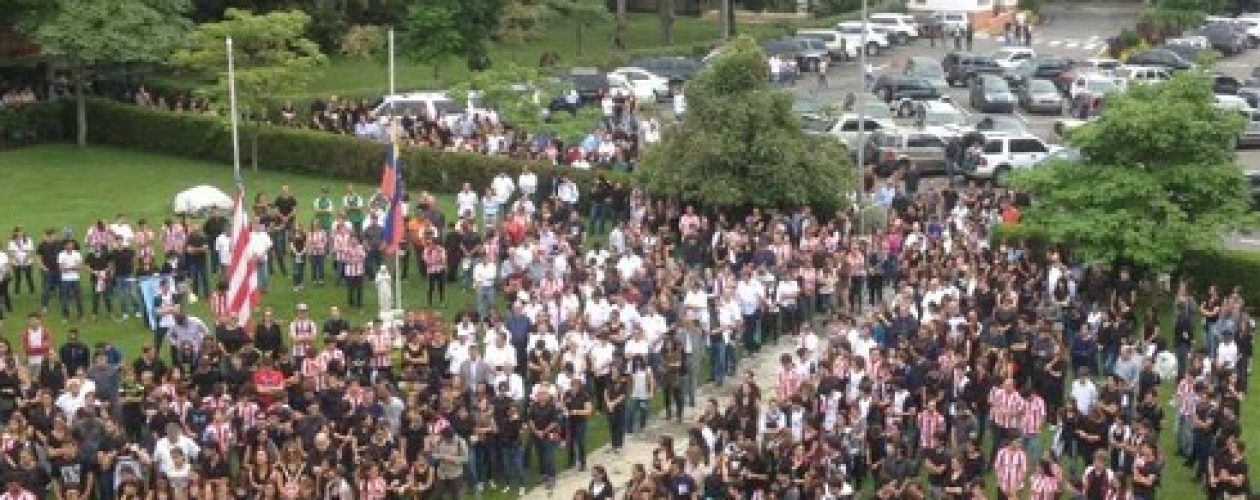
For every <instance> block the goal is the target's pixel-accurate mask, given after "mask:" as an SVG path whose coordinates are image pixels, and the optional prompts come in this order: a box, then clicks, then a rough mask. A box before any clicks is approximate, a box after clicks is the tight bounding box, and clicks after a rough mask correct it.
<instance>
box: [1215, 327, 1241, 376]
mask: <svg viewBox="0 0 1260 500" xmlns="http://www.w3.org/2000/svg"><path fill="white" fill-rule="evenodd" d="M1238 359H1239V355H1238V342H1236V341H1235V340H1234V334H1232V333H1226V334H1224V335H1221V341H1220V343H1218V344H1217V346H1216V366H1218V367H1220V368H1221V369H1222V370H1224V371H1233V370H1234V368H1235V367H1236V366H1238Z"/></svg>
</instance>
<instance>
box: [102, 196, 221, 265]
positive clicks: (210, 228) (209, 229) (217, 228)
mask: <svg viewBox="0 0 1260 500" xmlns="http://www.w3.org/2000/svg"><path fill="white" fill-rule="evenodd" d="M119 218H120V219H122V220H123V221H124V222H125V221H126V219H124V218H123V217H122V216H121V215H119ZM113 227H114V226H110V231H111V232H114V231H113ZM125 227H127V230H128V231H130V230H131V227H130V226H125ZM228 229H230V228H229V227H228V220H227V217H224V216H223V213H221V212H219V209H218V208H214V207H211V208H210V215H209V216H207V217H206V221H205V222H204V223H202V225H201V233H202V234H204V235H205V237H206V242H208V243H209V244H210V246H211V247H212V248H211V251H210V252H209V254H210V255H209V257H210V266H209V267H207V268H206V269H207V272H208V273H209V274H214V273H217V272H219V271H220V270H221V268H223V267H226V266H227V261H225V260H223V259H222V255H219V253H218V252H216V251H213V250H217V248H216V247H217V244H218V241H219V236H222V235H225V234H227V233H228ZM114 234H118V233H116V232H115V233H114ZM124 241H125V240H124Z"/></svg>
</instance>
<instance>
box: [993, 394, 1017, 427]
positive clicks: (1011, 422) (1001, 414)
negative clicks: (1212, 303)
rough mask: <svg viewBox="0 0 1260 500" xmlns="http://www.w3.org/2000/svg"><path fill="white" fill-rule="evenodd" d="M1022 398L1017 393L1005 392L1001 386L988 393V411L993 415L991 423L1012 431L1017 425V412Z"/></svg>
mask: <svg viewBox="0 0 1260 500" xmlns="http://www.w3.org/2000/svg"><path fill="white" fill-rule="evenodd" d="M1023 402H1024V398H1021V397H1020V396H1019V391H1016V390H1007V389H1005V388H1003V387H1002V386H1000V385H999V386H997V387H994V388H993V390H991V391H989V409H990V411H991V412H992V414H993V423H995V424H997V425H998V426H999V427H1002V428H1004V429H1014V428H1016V427H1017V426H1018V425H1019V410H1020V406H1022V404H1023Z"/></svg>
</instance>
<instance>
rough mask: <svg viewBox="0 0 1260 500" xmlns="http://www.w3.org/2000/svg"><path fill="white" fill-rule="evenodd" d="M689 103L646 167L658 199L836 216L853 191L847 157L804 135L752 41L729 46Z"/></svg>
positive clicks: (831, 144) (691, 90)
mask: <svg viewBox="0 0 1260 500" xmlns="http://www.w3.org/2000/svg"><path fill="white" fill-rule="evenodd" d="M686 98H687V112H686V115H684V118H683V121H682V123H681V125H680V127H679V128H678V129H677V130H674V131H671V132H669V133H667V134H666V136H665V138H664V140H663V141H662V142H661V144H659V145H658V146H656V147H653V148H651V149H649V150H648V152H647V155H646V157H645V158H644V160H643V164H642V166H641V167H640V171H639V175H640V177H641V178H642V180H643V182H644V183H646V185H647V186H648V187H649V188H650V189H651V190H652V191H653V192H656V193H660V194H664V195H669V196H677V197H680V198H683V199H685V200H687V201H690V202H695V203H701V204H705V205H716V206H728V207H749V206H758V207H791V206H798V205H812V206H814V207H816V208H817V209H818V210H819V211H830V210H833V209H835V208H836V207H838V206H839V204H840V202H841V201H842V200H843V198H844V196H845V195H846V194H847V193H848V192H849V190H850V189H852V187H853V186H854V181H855V179H856V170H855V169H854V168H853V165H852V163H851V162H850V160H849V155H848V153H847V151H845V149H844V147H843V146H841V145H840V143H839V142H837V141H835V140H830V139H826V138H822V137H812V136H808V135H806V134H805V133H804V132H803V130H802V129H801V123H800V120H799V119H798V118H797V116H796V115H795V114H794V113H793V112H792V97H791V96H790V95H789V94H787V93H786V92H784V91H782V90H778V89H775V88H774V87H772V86H771V85H770V81H769V75H768V71H767V69H766V65H765V54H764V53H763V52H762V51H761V49H760V48H759V47H758V46H757V44H756V42H754V41H753V39H752V38H749V37H740V38H738V39H736V40H735V41H733V42H732V43H731V44H729V45H727V47H726V49H725V50H723V52H722V54H721V55H720V56H718V57H717V58H716V59H715V60H714V61H713V63H712V64H710V65H709V67H708V68H706V69H705V70H704V71H702V72H701V73H700V74H699V75H697V76H696V78H695V79H693V80H692V81H691V82H690V83H689V84H688V86H687V93H686Z"/></svg>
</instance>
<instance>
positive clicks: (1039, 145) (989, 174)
mask: <svg viewBox="0 0 1260 500" xmlns="http://www.w3.org/2000/svg"><path fill="white" fill-rule="evenodd" d="M1060 149H1063V148H1062V146H1057V145H1053V144H1046V143H1045V142H1044V141H1042V140H1041V138H1040V137H1037V136H1035V135H1032V134H1024V135H1008V134H986V135H985V140H984V149H983V150H982V152H981V153H980V155H979V156H978V157H973V158H970V160H971V163H972V165H974V169H972V170H971V171H970V172H969V173H968V175H969V176H971V177H974V178H981V179H994V180H998V179H1001V178H1002V177H1003V176H1005V175H1006V174H1008V173H1010V172H1011V171H1012V170H1015V169H1025V168H1031V167H1033V166H1035V165H1037V164H1038V163H1039V162H1041V160H1043V159H1045V157H1046V156H1049V155H1051V154H1053V153H1055V152H1056V151H1058V150H1060Z"/></svg>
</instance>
